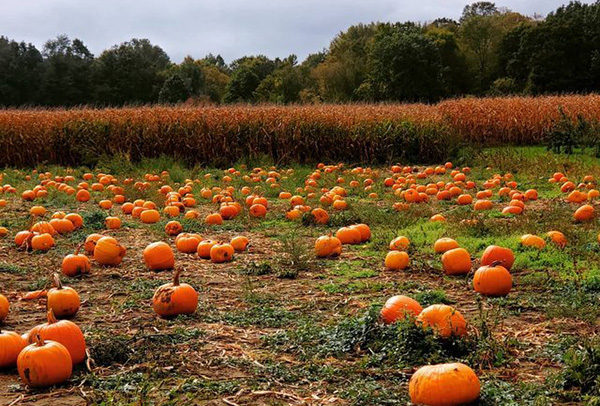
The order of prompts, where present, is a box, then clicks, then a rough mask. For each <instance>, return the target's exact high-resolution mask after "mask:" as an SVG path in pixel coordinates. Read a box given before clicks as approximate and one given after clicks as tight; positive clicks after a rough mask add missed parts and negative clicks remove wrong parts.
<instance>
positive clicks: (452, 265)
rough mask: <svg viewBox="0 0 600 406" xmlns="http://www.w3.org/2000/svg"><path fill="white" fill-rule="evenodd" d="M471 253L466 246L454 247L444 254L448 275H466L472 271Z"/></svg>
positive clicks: (445, 270) (443, 260) (445, 269)
mask: <svg viewBox="0 0 600 406" xmlns="http://www.w3.org/2000/svg"><path fill="white" fill-rule="evenodd" d="M471 265H472V264H471V255H469V252H468V251H467V250H466V249H464V248H454V249H451V250H450V251H446V252H445V253H444V255H442V266H443V268H444V273H445V274H446V275H464V274H467V273H469V271H471Z"/></svg>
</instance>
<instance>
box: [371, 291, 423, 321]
mask: <svg viewBox="0 0 600 406" xmlns="http://www.w3.org/2000/svg"><path fill="white" fill-rule="evenodd" d="M421 311H423V308H422V307H421V305H420V304H419V302H417V301H416V300H415V299H413V298H410V297H408V296H404V295H397V296H392V297H391V298H389V299H388V300H387V301H386V302H385V304H384V305H383V308H382V309H381V319H382V320H383V322H384V323H385V324H391V323H394V322H396V321H398V320H400V319H402V318H405V317H409V316H410V317H417V316H418V315H419V313H421Z"/></svg>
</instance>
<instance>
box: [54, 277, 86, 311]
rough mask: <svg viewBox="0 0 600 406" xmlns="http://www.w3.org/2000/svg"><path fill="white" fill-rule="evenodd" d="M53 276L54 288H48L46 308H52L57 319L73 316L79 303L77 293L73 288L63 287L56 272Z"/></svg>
mask: <svg viewBox="0 0 600 406" xmlns="http://www.w3.org/2000/svg"><path fill="white" fill-rule="evenodd" d="M53 278H54V288H52V289H50V290H48V293H47V297H48V301H47V304H46V305H47V307H48V310H52V312H53V313H54V315H55V316H56V317H57V318H59V319H62V318H69V317H73V316H75V315H76V314H77V312H78V311H79V306H80V305H81V300H80V299H79V294H78V293H77V291H75V289H73V288H69V287H64V286H63V285H62V282H61V281H60V277H59V276H58V274H56V273H55V274H54V275H53Z"/></svg>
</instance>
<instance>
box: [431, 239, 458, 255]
mask: <svg viewBox="0 0 600 406" xmlns="http://www.w3.org/2000/svg"><path fill="white" fill-rule="evenodd" d="M459 247H460V245H458V242H456V240H453V239H452V238H448V237H443V238H440V239H438V240H437V241H436V242H435V243H434V244H433V250H434V251H435V253H436V254H443V253H444V252H447V251H450V250H453V249H455V248H459Z"/></svg>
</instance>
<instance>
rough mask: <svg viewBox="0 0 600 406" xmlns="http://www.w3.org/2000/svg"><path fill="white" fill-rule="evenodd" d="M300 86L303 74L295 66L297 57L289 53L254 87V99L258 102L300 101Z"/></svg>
mask: <svg viewBox="0 0 600 406" xmlns="http://www.w3.org/2000/svg"><path fill="white" fill-rule="evenodd" d="M302 88H303V76H302V72H301V70H300V67H298V66H297V57H296V55H290V56H289V57H287V58H286V59H284V60H283V61H282V62H281V64H280V65H279V66H278V68H277V69H275V71H273V73H271V74H270V75H269V76H267V77H266V78H265V79H264V80H263V81H262V82H261V83H260V85H259V86H258V87H257V88H256V91H255V99H256V100H257V101H259V102H270V103H281V104H288V103H296V102H298V101H300V91H301V90H302Z"/></svg>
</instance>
